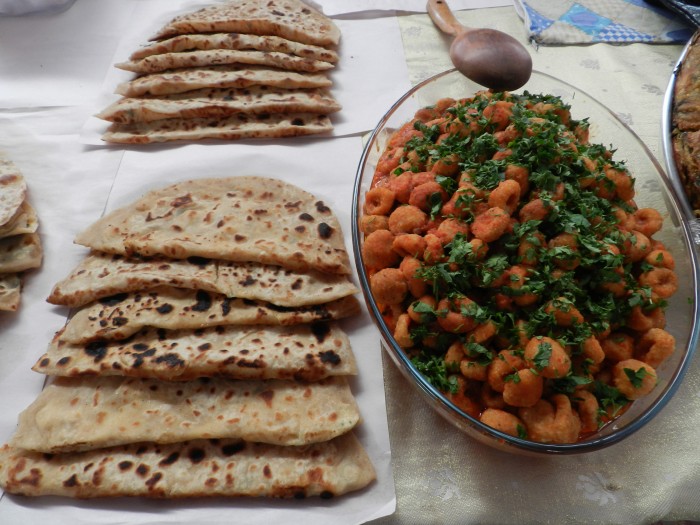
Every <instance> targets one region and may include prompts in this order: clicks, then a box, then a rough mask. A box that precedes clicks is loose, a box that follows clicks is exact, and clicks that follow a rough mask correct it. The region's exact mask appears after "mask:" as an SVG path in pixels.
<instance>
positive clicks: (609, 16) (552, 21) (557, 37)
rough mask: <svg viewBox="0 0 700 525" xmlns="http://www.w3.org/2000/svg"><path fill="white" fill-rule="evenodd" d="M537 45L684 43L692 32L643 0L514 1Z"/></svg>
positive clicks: (675, 18)
mask: <svg viewBox="0 0 700 525" xmlns="http://www.w3.org/2000/svg"><path fill="white" fill-rule="evenodd" d="M516 9H517V10H518V12H519V14H520V15H521V17H522V18H523V20H524V21H525V24H526V27H527V31H528V35H529V37H530V39H531V40H533V41H534V42H536V43H537V44H543V45H562V44H594V43H598V42H606V43H609V44H628V43H632V42H646V43H654V44H672V43H685V42H687V41H688V40H689V39H690V37H691V36H692V34H693V31H694V28H692V27H691V26H690V25H689V24H688V23H687V22H686V21H685V20H683V19H682V18H681V17H679V16H678V15H676V14H675V13H672V12H671V11H668V10H666V9H664V8H661V7H658V6H655V5H652V4H650V3H648V2H646V1H645V0H577V1H575V0H516Z"/></svg>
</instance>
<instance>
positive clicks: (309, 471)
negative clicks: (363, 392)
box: [0, 432, 376, 498]
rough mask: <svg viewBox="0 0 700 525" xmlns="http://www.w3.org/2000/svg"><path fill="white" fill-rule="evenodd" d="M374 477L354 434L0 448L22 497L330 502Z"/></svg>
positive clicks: (0, 479) (11, 486)
mask: <svg viewBox="0 0 700 525" xmlns="http://www.w3.org/2000/svg"><path fill="white" fill-rule="evenodd" d="M375 477H376V474H375V471H374V467H373V466H372V463H371V461H370V459H369V457H368V456H367V452H366V451H365V450H364V448H363V447H362V445H361V444H360V443H359V441H358V440H357V438H356V437H355V435H354V434H353V433H352V432H350V433H347V434H344V435H342V436H340V437H338V438H335V439H333V440H330V441H325V442H323V443H318V444H314V445H308V446H303V447H280V446H275V445H265V444H260V443H257V444H253V443H247V442H243V441H238V440H198V441H190V442H183V443H175V444H172V445H156V444H153V443H139V444H133V445H127V446H123V447H114V448H110V449H101V450H95V451H88V452H82V453H73V454H59V455H47V454H40V453H36V452H29V451H26V450H21V449H18V448H13V447H9V446H8V445H5V446H4V447H2V448H0V486H2V488H3V489H4V490H5V492H8V493H10V494H21V495H24V496H48V495H56V496H68V497H74V498H97V497H117V496H142V497H153V498H191V497H205V496H254V497H261V496H265V497H294V498H301V497H310V496H321V497H323V498H328V497H331V496H340V495H341V494H345V493H347V492H351V491H354V490H359V489H361V488H363V487H365V486H367V485H369V484H370V483H371V482H372V481H373V480H374V479H375Z"/></svg>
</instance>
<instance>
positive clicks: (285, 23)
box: [151, 0, 340, 46]
mask: <svg viewBox="0 0 700 525" xmlns="http://www.w3.org/2000/svg"><path fill="white" fill-rule="evenodd" d="M221 32H227V33H228V32H233V33H249V34H253V35H272V36H280V37H283V38H287V39H289V40H294V41H295V42H302V43H305V44H315V45H319V46H334V45H337V44H338V41H339V40H340V31H339V30H338V28H337V27H336V25H335V24H334V23H333V21H332V20H331V19H330V18H328V17H326V16H325V15H323V14H322V13H320V12H319V11H317V10H316V9H314V8H312V7H311V6H309V5H308V4H305V3H304V2H301V1H300V0H237V1H235V2H234V1H230V2H226V3H223V4H218V5H214V6H210V7H205V8H204V9H200V10H199V11H196V12H194V13H188V14H184V15H181V16H178V17H176V18H174V19H173V20H172V21H170V22H169V23H168V24H166V25H165V26H164V27H163V28H161V29H160V31H158V33H157V34H156V35H155V36H154V37H153V38H151V40H161V39H163V38H170V37H173V36H176V35H183V34H188V33H221Z"/></svg>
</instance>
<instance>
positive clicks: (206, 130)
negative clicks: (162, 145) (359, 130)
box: [102, 113, 333, 144]
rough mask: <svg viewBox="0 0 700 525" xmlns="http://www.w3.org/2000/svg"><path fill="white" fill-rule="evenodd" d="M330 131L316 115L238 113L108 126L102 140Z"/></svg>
mask: <svg viewBox="0 0 700 525" xmlns="http://www.w3.org/2000/svg"><path fill="white" fill-rule="evenodd" d="M332 129H333V124H332V123H331V121H330V119H329V118H328V117H327V116H326V115H319V114H317V113H275V114H271V115H268V114H265V115H248V114H245V113H241V114H238V115H236V116H233V117H225V118H220V119H204V118H197V119H179V118H173V119H168V120H156V121H153V122H145V123H136V124H112V125H111V126H110V127H109V129H108V130H107V131H106V132H105V133H104V134H103V135H102V140H104V141H105V142H114V143H118V144H151V143H154V142H168V141H174V140H204V139H223V140H236V139H258V138H281V137H300V136H305V135H318V134H319V133H328V132H330V131H331V130H332Z"/></svg>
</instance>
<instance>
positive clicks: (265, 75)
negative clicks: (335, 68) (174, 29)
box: [115, 66, 332, 97]
mask: <svg viewBox="0 0 700 525" xmlns="http://www.w3.org/2000/svg"><path fill="white" fill-rule="evenodd" d="M331 85H332V82H331V80H330V79H329V78H328V77H327V76H326V75H324V74H323V73H297V72H295V71H283V70H279V69H270V68H264V67H260V66H248V67H246V68H243V69H242V68H240V67H236V66H209V67H192V68H182V69H173V70H171V71H166V72H163V73H152V74H149V75H144V76H141V77H138V78H135V79H134V80H130V81H128V82H123V83H121V84H119V85H118V86H117V89H116V90H115V93H117V94H119V95H122V96H125V97H140V96H142V95H170V94H173V93H183V92H186V91H192V90H195V89H205V88H245V87H249V86H272V87H277V88H284V89H301V88H327V87H330V86H331Z"/></svg>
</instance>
